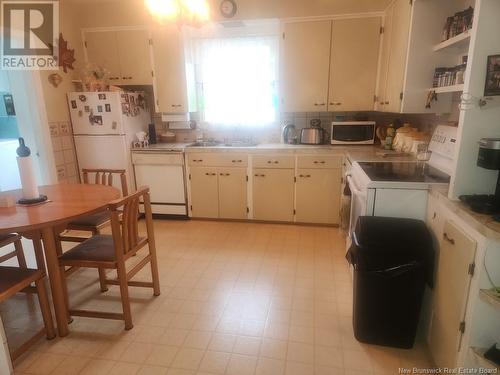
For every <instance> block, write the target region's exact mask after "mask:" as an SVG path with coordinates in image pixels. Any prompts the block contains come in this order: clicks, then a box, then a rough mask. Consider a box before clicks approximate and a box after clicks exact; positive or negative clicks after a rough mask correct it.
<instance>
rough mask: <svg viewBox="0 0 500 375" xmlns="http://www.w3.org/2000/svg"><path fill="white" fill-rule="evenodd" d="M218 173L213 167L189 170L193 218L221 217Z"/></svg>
mask: <svg viewBox="0 0 500 375" xmlns="http://www.w3.org/2000/svg"><path fill="white" fill-rule="evenodd" d="M217 175H218V171H217V169H216V168H212V167H193V168H190V170H189V179H190V185H191V213H192V216H193V217H203V218H218V217H219V188H218V179H217Z"/></svg>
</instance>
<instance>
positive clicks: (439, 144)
mask: <svg viewBox="0 0 500 375" xmlns="http://www.w3.org/2000/svg"><path fill="white" fill-rule="evenodd" d="M456 132H457V129H456V128H455V127H451V126H445V125H439V126H438V127H437V128H436V130H435V132H434V134H433V137H432V139H431V142H430V145H429V150H431V151H432V154H431V159H430V160H429V162H428V163H425V162H418V161H408V162H391V161H383V162H354V163H353V165H352V169H351V173H350V175H348V176H347V180H348V183H349V188H350V190H351V215H350V224H349V235H350V234H351V233H352V231H353V230H354V226H355V225H356V222H357V219H358V217H359V216H389V217H401V218H411V219H420V220H425V216H426V209H427V194H428V190H429V188H430V187H431V186H433V185H441V186H446V185H448V184H449V181H450V173H451V169H452V164H453V157H454V152H455V144H456Z"/></svg>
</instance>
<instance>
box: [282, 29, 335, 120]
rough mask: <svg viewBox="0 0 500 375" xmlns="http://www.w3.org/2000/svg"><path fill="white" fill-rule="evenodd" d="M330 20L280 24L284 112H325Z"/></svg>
mask: <svg viewBox="0 0 500 375" xmlns="http://www.w3.org/2000/svg"><path fill="white" fill-rule="evenodd" d="M331 27H332V22H331V21H310V22H292V23H285V25H284V33H283V37H284V41H283V54H282V59H281V63H282V98H283V103H282V104H283V109H284V111H285V112H325V111H327V100H328V74H329V73H328V70H329V66H330V35H331Z"/></svg>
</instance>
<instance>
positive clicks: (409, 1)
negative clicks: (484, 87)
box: [375, 0, 453, 113]
mask: <svg viewBox="0 0 500 375" xmlns="http://www.w3.org/2000/svg"><path fill="white" fill-rule="evenodd" d="M447 2H449V3H450V4H451V3H453V1H452V0H447ZM447 12H450V9H448V7H447V6H445V2H439V1H432V0H394V1H393V2H392V3H391V4H390V6H389V7H388V8H387V9H386V11H385V13H384V25H383V29H382V30H383V33H382V52H381V58H380V67H379V76H378V84H377V95H376V99H377V100H376V106H375V109H376V110H377V111H384V112H394V113H448V112H450V111H451V99H452V98H451V95H440V97H439V100H438V101H433V102H431V103H427V98H428V96H429V91H430V88H431V87H432V81H433V76H434V69H435V68H436V67H438V66H448V65H449V64H450V63H451V62H450V61H449V60H450V58H449V56H448V55H447V54H440V53H436V52H435V51H434V48H433V47H434V45H435V44H436V43H438V42H439V38H440V37H441V35H442V28H443V22H444V21H443V20H446V13H447Z"/></svg>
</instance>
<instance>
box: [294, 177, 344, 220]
mask: <svg viewBox="0 0 500 375" xmlns="http://www.w3.org/2000/svg"><path fill="white" fill-rule="evenodd" d="M341 174H342V170H341V169H312V168H308V169H297V183H296V198H295V201H296V203H295V220H296V221H297V222H299V223H320V224H339V219H340V218H339V211H340V186H341Z"/></svg>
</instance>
